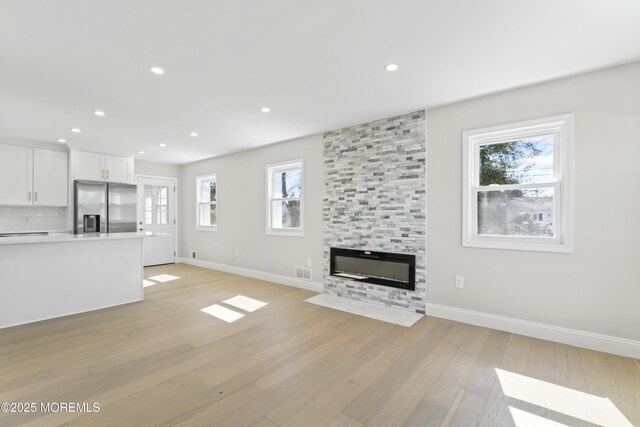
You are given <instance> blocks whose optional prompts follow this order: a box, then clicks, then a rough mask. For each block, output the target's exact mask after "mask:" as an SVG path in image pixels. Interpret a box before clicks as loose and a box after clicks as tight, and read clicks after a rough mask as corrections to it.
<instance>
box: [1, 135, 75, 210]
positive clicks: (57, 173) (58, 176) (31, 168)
mask: <svg viewBox="0 0 640 427" xmlns="http://www.w3.org/2000/svg"><path fill="white" fill-rule="evenodd" d="M68 173H69V172H68V160H67V153H66V152H64V151H55V150H45V149H40V148H32V147H27V146H21V145H10V144H6V145H5V144H0V205H11V206H31V205H33V206H67V191H68V187H67V182H68V181H67V177H68Z"/></svg>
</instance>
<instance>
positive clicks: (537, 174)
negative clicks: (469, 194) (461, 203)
mask: <svg viewBox="0 0 640 427" xmlns="http://www.w3.org/2000/svg"><path fill="white" fill-rule="evenodd" d="M479 159H480V187H484V188H483V190H484V191H478V199H477V203H478V234H487V235H505V236H549V237H553V236H554V234H555V232H554V222H553V204H554V189H553V187H549V186H547V187H532V188H525V187H523V188H515V189H508V188H511V187H507V189H502V187H501V186H507V185H515V186H519V184H531V183H550V182H553V135H543V136H539V137H536V138H528V139H520V140H516V141H508V142H501V143H493V144H486V145H480V147H479ZM496 187H498V188H496ZM539 211H548V212H551V217H550V218H549V220H547V221H544V222H543V221H541V220H539V219H538V216H537V215H534V214H535V213H536V212H539Z"/></svg>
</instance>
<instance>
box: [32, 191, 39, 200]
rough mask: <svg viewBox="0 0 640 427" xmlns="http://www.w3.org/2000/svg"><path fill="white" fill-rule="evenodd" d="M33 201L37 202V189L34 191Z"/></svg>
mask: <svg viewBox="0 0 640 427" xmlns="http://www.w3.org/2000/svg"><path fill="white" fill-rule="evenodd" d="M33 201H34V202H37V201H38V192H37V191H36V192H35V193H34V198H33Z"/></svg>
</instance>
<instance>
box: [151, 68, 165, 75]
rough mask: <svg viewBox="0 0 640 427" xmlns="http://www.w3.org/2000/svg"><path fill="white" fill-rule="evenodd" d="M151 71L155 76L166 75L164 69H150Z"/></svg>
mask: <svg viewBox="0 0 640 427" xmlns="http://www.w3.org/2000/svg"><path fill="white" fill-rule="evenodd" d="M149 71H151V72H152V73H153V74H158V75H160V74H164V70H163V69H162V68H160V67H156V66H153V67H149Z"/></svg>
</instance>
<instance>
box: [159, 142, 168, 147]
mask: <svg viewBox="0 0 640 427" xmlns="http://www.w3.org/2000/svg"><path fill="white" fill-rule="evenodd" d="M158 145H159V146H160V147H166V146H167V144H165V143H164V142H161V143H160V144H158Z"/></svg>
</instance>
